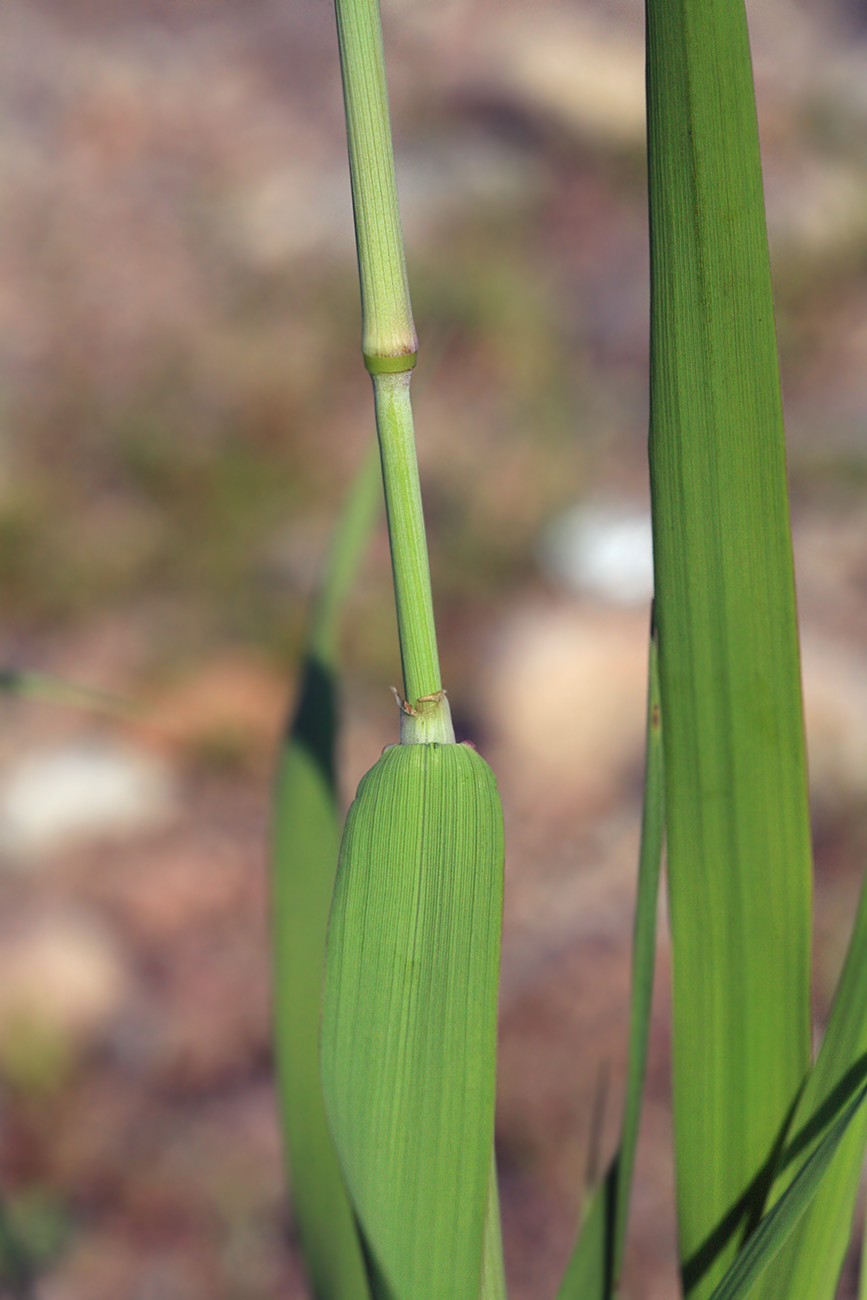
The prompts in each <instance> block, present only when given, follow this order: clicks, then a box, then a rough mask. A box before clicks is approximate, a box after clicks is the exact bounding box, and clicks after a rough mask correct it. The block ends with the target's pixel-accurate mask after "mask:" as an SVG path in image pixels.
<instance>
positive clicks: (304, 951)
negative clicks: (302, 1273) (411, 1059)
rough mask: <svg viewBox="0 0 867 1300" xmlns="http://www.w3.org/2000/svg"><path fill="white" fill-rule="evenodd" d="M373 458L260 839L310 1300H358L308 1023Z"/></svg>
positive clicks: (328, 877) (337, 547) (359, 1273)
mask: <svg viewBox="0 0 867 1300" xmlns="http://www.w3.org/2000/svg"><path fill="white" fill-rule="evenodd" d="M375 450H376V449H375V448H373V449H372V451H371V454H370V455H368V457H367V458H366V460H365V462H364V464H363V465H362V467H361V469H360V471H359V474H358V477H357V479H356V482H355V484H354V487H353V489H352V492H351V495H350V498H349V500H348V502H347V506H346V508H345V510H344V513H343V515H342V518H341V521H340V524H339V527H338V530H337V534H336V537H335V542H334V546H333V549H332V554H331V558H330V561H329V565H328V571H327V574H326V579H325V582H324V584H323V589H322V593H321V596H320V600H319V605H318V608H317V610H316V613H315V616H314V619H313V624H312V628H311V636H310V647H309V650H308V655H307V659H306V662H305V665H304V669H303V672H302V677H301V687H300V694H299V700H298V704H297V706H296V712H295V717H294V720H293V722H292V724H291V726H290V728H289V731H288V733H287V737H286V741H285V744H284V747H283V752H282V754H281V756H280V764H279V769H278V775H277V784H276V790H275V797H274V814H273V821H274V824H273V831H272V858H273V879H272V902H273V918H274V919H273V926H274V1047H275V1055H276V1064H277V1084H278V1096H279V1103H280V1111H281V1118H282V1122H283V1131H284V1137H285V1143H286V1155H287V1163H288V1165H289V1170H290V1180H291V1187H292V1200H293V1207H294V1213H295V1220H296V1223H297V1227H298V1235H299V1239H300V1243H301V1248H302V1251H303V1253H304V1257H305V1261H306V1264H307V1269H308V1273H309V1276H310V1282H311V1285H312V1287H313V1293H314V1296H315V1297H316V1300H368V1296H369V1289H368V1285H367V1280H366V1272H365V1266H364V1261H363V1257H362V1253H361V1247H360V1243H359V1240H358V1233H357V1230H356V1226H355V1220H354V1217H353V1214H352V1209H351V1207H350V1204H349V1200H348V1198H347V1195H346V1190H345V1188H344V1184H343V1177H342V1175H341V1173H340V1168H339V1165H338V1163H337V1158H336V1156H335V1154H334V1147H333V1143H332V1140H331V1135H330V1133H329V1130H328V1125H327V1121H326V1118H325V1109H324V1105H323V1102H322V1088H321V1083H320V1077H319V1015H320V1006H321V993H322V971H323V966H324V962H325V934H326V929H327V925H328V911H329V907H330V905H331V894H332V891H333V887H334V877H335V873H336V870H337V856H338V851H339V846H340V826H339V819H338V809H337V795H336V790H335V775H334V757H335V743H336V736H337V721H338V719H337V700H336V676H335V669H334V661H335V658H336V637H337V627H338V622H339V615H340V612H341V609H342V606H343V602H344V599H345V596H346V592H347V590H348V588H349V585H350V583H351V581H352V577H353V574H354V573H355V570H356V568H357V564H358V560H359V558H360V555H361V553H362V551H363V549H364V545H365V543H366V540H367V538H368V535H369V532H370V528H371V526H372V521H373V519H374V517H375V512H376V510H377V508H378V504H379V502H380V500H381V495H380V487H379V466H378V458H377V457H376V455H375Z"/></svg>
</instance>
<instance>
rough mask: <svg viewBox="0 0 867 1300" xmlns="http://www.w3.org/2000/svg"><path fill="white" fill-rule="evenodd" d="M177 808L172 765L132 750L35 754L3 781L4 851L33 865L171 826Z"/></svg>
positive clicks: (113, 747)
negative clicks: (97, 841)
mask: <svg viewBox="0 0 867 1300" xmlns="http://www.w3.org/2000/svg"><path fill="white" fill-rule="evenodd" d="M173 802H174V800H173V790H172V782H171V779H170V776H169V772H168V769H167V767H166V766H165V764H163V763H162V762H160V761H159V760H158V759H156V758H155V757H153V756H152V755H149V754H144V753H142V752H140V751H139V750H135V749H132V748H130V747H129V746H124V745H118V744H111V743H109V742H107V741H100V742H98V743H96V742H90V743H86V742H84V743H78V744H72V745H68V746H64V747H63V748H58V749H48V750H44V751H42V752H34V753H31V754H28V755H25V757H23V758H22V759H20V761H19V762H17V763H16V764H14V765H13V766H11V767H9V768H8V769H7V770H6V772H5V773H3V775H2V778H0V852H2V853H3V854H4V856H5V857H6V858H7V860H9V861H11V862H12V863H13V864H19V865H26V864H27V863H28V862H32V861H36V860H38V859H40V858H43V857H45V856H47V855H50V854H52V853H56V852H58V851H60V850H63V849H65V848H67V847H69V846H71V845H74V844H76V843H80V842H82V841H86V840H88V839H92V838H96V837H99V836H103V835H111V836H124V835H130V834H133V833H135V832H137V831H143V830H146V829H148V828H150V827H152V826H155V825H159V824H160V823H162V822H164V821H165V820H166V819H167V818H168V816H169V815H170V813H171V811H172V807H173Z"/></svg>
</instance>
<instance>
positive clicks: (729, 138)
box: [647, 0, 811, 1300]
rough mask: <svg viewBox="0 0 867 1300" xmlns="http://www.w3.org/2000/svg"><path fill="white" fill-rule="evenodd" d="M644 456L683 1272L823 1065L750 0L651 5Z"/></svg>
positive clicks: (757, 1184) (743, 1225)
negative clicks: (817, 1052) (813, 1020)
mask: <svg viewBox="0 0 867 1300" xmlns="http://www.w3.org/2000/svg"><path fill="white" fill-rule="evenodd" d="M647 95H648V161H649V194H650V229H651V417H650V463H651V492H652V507H653V532H654V559H655V570H656V611H657V620H658V627H659V655H660V684H661V693H662V711H663V716H664V718H665V742H664V743H665V786H666V789H665V799H666V838H667V845H668V882H669V907H670V917H671V933H672V967H673V975H672V978H673V1054H674V1059H673V1086H674V1123H675V1147H676V1165H677V1191H678V1219H679V1231H680V1250H681V1261H682V1274H683V1281H684V1288H685V1291H686V1294H687V1295H688V1296H689V1297H690V1300H700V1298H702V1297H705V1296H707V1295H709V1294H710V1292H711V1291H712V1290H713V1287H714V1285H715V1284H716V1282H717V1281H718V1280H719V1279H720V1277H721V1276H722V1275H723V1273H724V1272H725V1269H726V1267H727V1265H728V1263H729V1262H730V1261H731V1259H732V1258H733V1256H734V1254H735V1252H736V1250H737V1248H738V1245H739V1243H740V1240H741V1238H742V1236H743V1234H744V1232H745V1231H748V1230H749V1227H750V1226H751V1224H752V1223H754V1222H755V1221H756V1220H757V1218H758V1215H759V1213H760V1210H761V1205H762V1202H763V1200H764V1196H765V1194H766V1190H767V1170H768V1169H769V1167H770V1163H769V1162H770V1161H772V1159H773V1156H774V1153H775V1149H776V1146H777V1144H778V1143H779V1140H780V1136H781V1132H782V1130H783V1126H784V1123H785V1120H786V1117H787V1115H788V1114H789V1113H790V1111H791V1107H792V1105H793V1103H794V1101H795V1098H796V1095H797V1091H798V1088H799V1087H800V1085H801V1083H802V1081H803V1079H804V1076H805V1074H806V1071H807V1069H808V1067H809V1064H810V1021H809V954H810V928H811V901H810V899H811V862H810V838H809V826H808V814H807V799H806V773H805V761H804V741H803V722H802V709H801V696H800V672H799V660H798V643H797V627H796V619H795V600H794V580H793V566H792V555H791V539H790V531H789V517H788V500H787V492H786V473H785V450H784V440H783V424H782V409H781V398H780V387H779V376H778V366H777V353H776V340H775V334H774V321H773V302H772V295H771V283H770V271H769V263H768V251H767V238H766V230H765V220H764V204H763V196H762V182H761V167H760V160H759V146H758V132H757V127H756V114H755V102H754V96H753V85H752V73H751V67H750V52H749V39H748V34H747V26H746V16H745V13H744V7H743V0H647Z"/></svg>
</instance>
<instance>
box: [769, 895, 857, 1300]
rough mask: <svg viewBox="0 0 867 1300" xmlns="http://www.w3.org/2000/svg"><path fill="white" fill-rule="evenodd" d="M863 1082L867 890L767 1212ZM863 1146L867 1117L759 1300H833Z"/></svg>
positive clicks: (850, 1136)
mask: <svg viewBox="0 0 867 1300" xmlns="http://www.w3.org/2000/svg"><path fill="white" fill-rule="evenodd" d="M865 1079H867V884H865V885H863V886H862V889H861V899H860V902H859V905H858V911H857V914H856V917H855V926H854V929H853V931H852V938H851V939H850V941H849V948H848V951H847V954H846V961H845V963H844V965H843V971H842V973H841V975H840V980H839V982H838V985H837V991H836V993H835V996H834V1002H833V1006H832V1008H831V1015H830V1018H829V1020H828V1027H827V1029H826V1031H825V1036H824V1038H823V1040H822V1046H821V1049H820V1051H819V1055H818V1058H817V1060H816V1064H815V1065H814V1066H813V1069H812V1070H811V1071H810V1074H809V1077H808V1078H807V1082H806V1084H805V1086H804V1090H803V1092H802V1093H801V1096H800V1098H799V1100H798V1105H797V1108H796V1110H795V1114H794V1118H793V1121H792V1124H791V1126H790V1128H789V1134H788V1136H787V1139H786V1146H785V1149H784V1150H783V1153H782V1156H781V1158H780V1163H779V1169H780V1172H779V1175H778V1177H777V1180H776V1182H775V1184H774V1187H773V1188H772V1194H771V1198H770V1204H773V1203H774V1202H776V1201H778V1200H779V1198H780V1197H781V1196H782V1195H783V1193H784V1192H785V1189H786V1188H787V1187H788V1186H789V1185H790V1184H791V1183H792V1181H793V1180H794V1178H795V1177H796V1176H797V1173H798V1171H799V1170H800V1169H801V1168H802V1167H803V1165H804V1163H805V1162H806V1160H807V1159H808V1158H809V1156H810V1155H811V1154H812V1152H813V1151H814V1150H815V1149H816V1147H817V1146H818V1144H819V1142H820V1139H821V1137H822V1135H823V1133H825V1132H826V1131H827V1129H828V1127H829V1125H830V1124H831V1123H832V1122H833V1121H834V1120H835V1119H836V1118H837V1116H838V1115H839V1114H840V1112H841V1111H842V1110H843V1108H844V1107H845V1106H846V1105H847V1104H848V1103H849V1102H850V1101H851V1099H852V1096H853V1094H855V1093H856V1092H857V1091H858V1090H859V1089H860V1088H862V1087H863V1085H864V1082H865ZM865 1142H867V1109H862V1110H861V1111H860V1112H859V1113H858V1115H857V1116H856V1117H855V1119H854V1120H853V1121H852V1123H851V1124H850V1125H849V1128H848V1131H847V1133H846V1135H845V1137H844V1138H843V1139H842V1140H841V1142H840V1145H839V1148H838V1150H837V1152H836V1154H835V1156H834V1159H833V1161H832V1163H831V1166H830V1168H829V1169H828V1172H827V1173H826V1174H825V1177H824V1179H823V1180H822V1185H821V1187H820V1188H819V1191H818V1193H817V1195H816V1197H815V1199H814V1201H813V1203H812V1205H811V1206H810V1208H809V1209H808V1210H807V1212H806V1214H804V1216H803V1218H802V1219H801V1220H800V1222H799V1224H798V1226H797V1229H796V1230H795V1231H794V1232H793V1233H792V1235H791V1237H790V1238H789V1241H788V1242H787V1243H786V1246H785V1247H784V1249H783V1251H782V1252H781V1254H780V1257H779V1258H778V1260H777V1262H776V1264H775V1266H774V1268H773V1270H772V1271H769V1272H768V1273H767V1274H766V1275H765V1277H764V1278H763V1280H762V1284H761V1286H760V1287H759V1288H758V1290H757V1291H756V1296H757V1297H761V1300H789V1297H791V1296H809V1297H810V1300H833V1297H834V1296H835V1295H836V1293H837V1285H838V1283H839V1280H840V1273H841V1270H842V1268H843V1261H844V1259H845V1257H846V1250H847V1248H848V1245H849V1240H850V1237H851V1234H852V1216H853V1213H854V1210H855V1198H856V1196H857V1193H858V1180H859V1176H860V1173H861V1167H862V1165H863V1163H864V1146H865Z"/></svg>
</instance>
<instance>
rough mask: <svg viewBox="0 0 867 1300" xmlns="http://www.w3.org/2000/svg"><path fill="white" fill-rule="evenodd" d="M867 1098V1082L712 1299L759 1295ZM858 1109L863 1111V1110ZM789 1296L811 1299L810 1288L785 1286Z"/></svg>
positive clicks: (743, 1299)
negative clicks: (759, 1285)
mask: <svg viewBox="0 0 867 1300" xmlns="http://www.w3.org/2000/svg"><path fill="white" fill-rule="evenodd" d="M865 1098H867V1087H862V1088H861V1089H860V1091H859V1092H858V1093H857V1094H856V1095H855V1097H851V1095H850V1100H849V1102H848V1104H847V1106H846V1107H845V1109H844V1110H843V1111H842V1113H840V1112H839V1111H838V1113H837V1117H836V1119H835V1120H834V1122H833V1124H832V1125H831V1127H830V1128H829V1129H827V1130H826V1132H825V1136H824V1137H823V1138H822V1140H821V1142H820V1143H819V1144H818V1146H817V1147H816V1148H815V1149H814V1151H813V1153H812V1155H811V1156H810V1158H809V1160H807V1162H806V1163H805V1164H803V1165H802V1166H801V1168H800V1171H799V1173H798V1175H797V1177H796V1178H795V1179H794V1181H793V1182H791V1183H790V1184H789V1186H788V1188H787V1189H786V1191H785V1192H784V1193H783V1195H782V1196H781V1198H780V1199H779V1200H778V1201H777V1203H776V1204H775V1205H774V1207H773V1209H772V1210H769V1211H768V1213H767V1214H766V1215H765V1216H764V1218H763V1219H762V1220H761V1222H760V1223H759V1225H758V1227H757V1228H756V1230H755V1231H754V1232H753V1233H752V1235H751V1236H750V1238H749V1240H748V1241H747V1243H746V1245H745V1246H744V1247H743V1249H742V1250H741V1251H740V1252H739V1254H738V1255H737V1257H736V1258H735V1261H734V1263H733V1264H732V1265H731V1267H730V1268H729V1270H728V1272H727V1273H726V1275H725V1277H724V1278H723V1279H722V1281H721V1282H720V1283H719V1285H718V1286H717V1287H716V1288H715V1289H714V1291H713V1293H712V1295H711V1297H710V1300H746V1297H747V1296H755V1295H756V1294H758V1293H757V1291H756V1285H757V1283H758V1282H759V1281H760V1279H761V1277H762V1274H763V1273H764V1274H765V1275H767V1274H766V1270H768V1271H775V1260H777V1259H778V1258H779V1252H780V1250H782V1249H784V1248H785V1245H786V1242H787V1241H789V1240H790V1239H791V1234H792V1233H793V1232H794V1231H796V1229H797V1227H798V1225H799V1223H802V1222H803V1216H804V1215H805V1213H809V1210H810V1207H811V1205H812V1204H815V1200H814V1198H815V1196H816V1195H817V1193H818V1194H819V1195H821V1191H822V1188H823V1186H824V1180H825V1179H826V1178H827V1177H828V1172H829V1168H830V1166H831V1163H832V1161H833V1160H834V1158H835V1156H836V1155H837V1154H838V1153H839V1147H840V1144H841V1143H842V1142H844V1141H846V1140H847V1138H848V1136H849V1132H847V1130H849V1131H851V1125H852V1123H853V1121H854V1120H855V1119H856V1117H857V1118H858V1119H860V1118H861V1117H862V1116H863V1113H864V1112H863V1103H864V1100H865ZM859 1111H860V1114H859ZM780 1294H781V1295H786V1296H788V1298H789V1300H802V1298H803V1300H812V1297H813V1292H812V1291H802V1290H800V1288H797V1289H795V1290H793V1291H781V1292H780Z"/></svg>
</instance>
